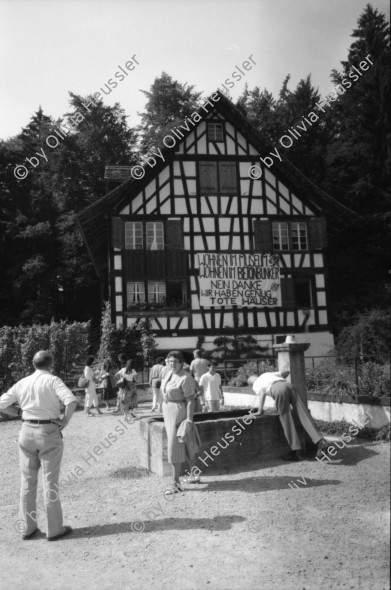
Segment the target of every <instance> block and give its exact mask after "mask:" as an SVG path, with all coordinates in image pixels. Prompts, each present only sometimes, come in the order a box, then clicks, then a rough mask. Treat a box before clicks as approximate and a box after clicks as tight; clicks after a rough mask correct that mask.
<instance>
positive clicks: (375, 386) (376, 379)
mask: <svg viewBox="0 0 391 590" xmlns="http://www.w3.org/2000/svg"><path fill="white" fill-rule="evenodd" d="M358 382H359V393H360V395H370V396H372V397H381V396H388V397H389V396H390V395H391V393H390V389H391V370H390V365H389V364H388V365H380V364H378V363H373V362H368V363H364V364H363V365H361V367H360V371H359V379H358Z"/></svg>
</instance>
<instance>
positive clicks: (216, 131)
mask: <svg viewBox="0 0 391 590" xmlns="http://www.w3.org/2000/svg"><path fill="white" fill-rule="evenodd" d="M208 141H218V142H224V125H223V123H208Z"/></svg>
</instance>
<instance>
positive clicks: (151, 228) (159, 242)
mask: <svg viewBox="0 0 391 590" xmlns="http://www.w3.org/2000/svg"><path fill="white" fill-rule="evenodd" d="M145 231H146V238H147V239H146V244H147V250H164V230H163V222H162V221H148V222H147V224H146V229H145Z"/></svg>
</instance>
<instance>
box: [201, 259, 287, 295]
mask: <svg viewBox="0 0 391 590" xmlns="http://www.w3.org/2000/svg"><path fill="white" fill-rule="evenodd" d="M195 263H196V267H197V268H199V286H200V305H202V306H210V307H219V306H222V305H239V306H240V305H242V306H252V307H254V306H256V307H277V306H280V305H281V285H280V258H279V256H278V255H275V254H261V253H255V254H236V253H232V254H221V253H212V252H208V253H197V254H195Z"/></svg>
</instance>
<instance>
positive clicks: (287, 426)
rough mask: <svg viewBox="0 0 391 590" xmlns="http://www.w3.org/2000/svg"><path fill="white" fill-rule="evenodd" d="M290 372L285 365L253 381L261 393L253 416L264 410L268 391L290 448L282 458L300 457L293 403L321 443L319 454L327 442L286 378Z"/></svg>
mask: <svg viewBox="0 0 391 590" xmlns="http://www.w3.org/2000/svg"><path fill="white" fill-rule="evenodd" d="M289 373H290V370H289V368H288V367H287V366H284V367H282V368H281V370H280V371H279V372H277V373H273V372H267V373H263V374H262V375H260V376H259V377H258V378H257V379H256V380H255V381H254V384H253V390H254V391H255V393H256V394H257V395H258V396H259V408H258V412H255V413H254V416H260V415H262V414H263V406H264V404H265V397H266V396H267V395H269V396H270V397H271V398H272V399H274V401H275V403H276V410H277V412H278V414H279V418H280V422H281V424H282V428H283V430H284V434H285V438H286V439H287V441H288V444H289V446H290V448H291V451H290V453H288V455H285V456H284V457H282V458H283V459H284V460H285V461H299V460H300V458H301V456H300V452H299V451H300V450H301V445H300V440H299V436H298V434H297V430H296V428H295V424H294V422H293V416H292V412H291V405H292V407H293V409H294V410H295V411H296V414H297V416H298V417H299V420H300V422H301V424H302V426H303V428H304V430H305V431H306V432H307V434H308V436H309V437H310V438H311V440H312V441H313V443H315V444H316V445H317V447H318V451H317V456H318V457H321V452H322V448H323V446H325V445H326V444H327V443H326V441H325V440H324V438H323V436H322V433H321V432H320V430H319V428H318V427H317V425H316V424H315V422H314V420H313V418H312V416H311V414H310V412H309V410H308V409H307V407H306V406H305V404H304V403H303V402H302V400H301V398H300V396H299V395H298V394H297V393H296V391H295V390H294V388H293V387H292V385H291V384H290V383H288V382H287V381H285V378H286V377H288V375H289Z"/></svg>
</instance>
